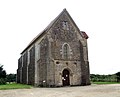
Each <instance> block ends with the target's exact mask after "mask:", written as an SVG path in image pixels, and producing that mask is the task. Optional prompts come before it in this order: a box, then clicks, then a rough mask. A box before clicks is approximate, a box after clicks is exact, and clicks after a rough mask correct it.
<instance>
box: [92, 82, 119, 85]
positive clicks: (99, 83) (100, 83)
mask: <svg viewBox="0 0 120 97" xmlns="http://www.w3.org/2000/svg"><path fill="white" fill-rule="evenodd" d="M91 83H92V84H98V85H102V84H120V83H118V82H91Z"/></svg>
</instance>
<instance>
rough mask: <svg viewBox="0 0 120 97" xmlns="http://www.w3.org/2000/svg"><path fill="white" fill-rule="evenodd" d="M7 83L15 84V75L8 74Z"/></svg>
mask: <svg viewBox="0 0 120 97" xmlns="http://www.w3.org/2000/svg"><path fill="white" fill-rule="evenodd" d="M7 82H9V83H10V82H16V74H8V75H7Z"/></svg>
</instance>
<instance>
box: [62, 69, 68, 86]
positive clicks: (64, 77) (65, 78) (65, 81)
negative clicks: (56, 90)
mask: <svg viewBox="0 0 120 97" xmlns="http://www.w3.org/2000/svg"><path fill="white" fill-rule="evenodd" d="M69 77H70V72H69V71H68V70H67V69H64V70H63V72H62V83H63V86H69V85H70V78H69Z"/></svg>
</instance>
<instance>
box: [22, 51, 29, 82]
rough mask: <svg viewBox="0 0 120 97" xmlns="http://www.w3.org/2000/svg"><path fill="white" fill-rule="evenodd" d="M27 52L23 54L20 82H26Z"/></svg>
mask: <svg viewBox="0 0 120 97" xmlns="http://www.w3.org/2000/svg"><path fill="white" fill-rule="evenodd" d="M27 55H28V54H27V52H25V54H24V55H23V67H22V83H23V84H27Z"/></svg>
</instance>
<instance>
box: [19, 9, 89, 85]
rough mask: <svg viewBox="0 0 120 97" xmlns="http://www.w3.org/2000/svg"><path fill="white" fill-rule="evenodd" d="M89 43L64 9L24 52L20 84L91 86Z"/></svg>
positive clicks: (21, 59)
mask: <svg viewBox="0 0 120 97" xmlns="http://www.w3.org/2000/svg"><path fill="white" fill-rule="evenodd" d="M87 39H88V36H87V34H86V33H85V32H83V31H80V29H79V28H78V27H77V25H76V24H75V22H74V21H73V19H72V18H71V16H70V15H69V13H68V11H67V10H66V9H64V10H63V11H62V12H61V13H60V14H59V15H58V16H57V17H56V18H55V19H54V20H53V21H52V22H51V23H50V24H49V25H48V26H47V27H46V28H45V29H44V30H43V31H42V32H41V33H40V34H39V35H37V37H35V38H34V39H33V40H32V41H31V42H30V44H29V45H28V46H27V47H26V48H25V49H24V50H23V51H22V53H21V57H20V58H19V60H18V69H17V83H23V84H31V85H34V86H45V87H47V86H50V87H57V86H76V85H89V84H90V74H89V61H88V47H87Z"/></svg>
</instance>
